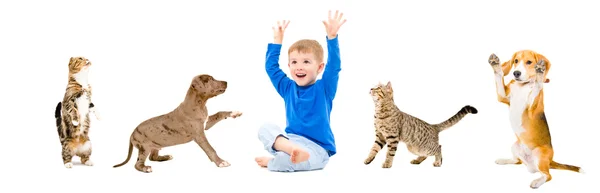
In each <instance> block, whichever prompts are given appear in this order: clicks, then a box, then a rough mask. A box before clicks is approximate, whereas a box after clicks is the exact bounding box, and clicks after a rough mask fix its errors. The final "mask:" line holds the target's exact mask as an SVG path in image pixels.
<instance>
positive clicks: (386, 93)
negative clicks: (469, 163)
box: [364, 82, 477, 168]
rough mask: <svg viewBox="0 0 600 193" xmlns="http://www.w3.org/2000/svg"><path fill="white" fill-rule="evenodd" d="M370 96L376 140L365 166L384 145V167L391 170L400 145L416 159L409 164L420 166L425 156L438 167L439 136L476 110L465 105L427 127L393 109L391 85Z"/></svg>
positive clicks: (372, 90)
mask: <svg viewBox="0 0 600 193" xmlns="http://www.w3.org/2000/svg"><path fill="white" fill-rule="evenodd" d="M371 96H372V97H373V101H374V103H375V117H374V118H375V121H374V122H375V136H376V137H375V144H373V147H372V148H371V152H370V153H369V156H368V157H367V159H366V160H365V161H364V163H365V164H370V163H371V162H372V161H373V159H375V155H376V154H377V153H378V152H379V151H380V150H381V149H382V148H383V147H384V146H385V145H386V144H387V148H388V152H387V156H386V159H385V162H384V163H383V165H382V167H383V168H390V167H392V162H393V159H394V156H395V155H396V150H397V148H398V143H400V142H404V143H405V144H406V147H407V148H408V150H409V151H410V152H411V153H413V154H415V155H417V156H418V157H417V158H416V159H414V160H412V161H411V163H412V164H420V163H421V162H423V161H424V160H425V159H426V158H427V157H429V156H435V162H434V163H433V165H434V166H435V167H439V166H441V165H442V146H441V145H440V144H439V138H438V137H439V133H440V132H441V131H443V130H445V129H447V128H449V127H451V126H453V125H454V124H456V123H458V122H459V121H460V120H461V119H462V118H463V117H464V116H465V115H467V114H469V113H472V114H477V109H475V108H474V107H472V106H468V105H467V106H464V107H463V108H462V109H461V110H460V111H458V113H456V114H455V115H454V116H452V117H450V119H448V120H446V121H444V122H442V123H439V124H429V123H427V122H425V121H423V120H421V119H419V118H416V117H414V116H411V115H409V114H407V113H404V112H402V111H401V110H400V109H399V108H398V107H397V106H396V104H395V103H394V97H393V90H392V85H391V82H388V83H387V84H386V85H383V84H378V85H377V86H375V87H373V88H371Z"/></svg>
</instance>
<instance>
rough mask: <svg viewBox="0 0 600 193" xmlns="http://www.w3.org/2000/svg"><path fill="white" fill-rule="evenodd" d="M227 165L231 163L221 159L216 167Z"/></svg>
mask: <svg viewBox="0 0 600 193" xmlns="http://www.w3.org/2000/svg"><path fill="white" fill-rule="evenodd" d="M229 166H231V164H230V163H229V162H227V161H222V162H221V163H219V165H217V167H220V168H225V167H229Z"/></svg>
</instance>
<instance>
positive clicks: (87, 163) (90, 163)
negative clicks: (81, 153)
mask: <svg viewBox="0 0 600 193" xmlns="http://www.w3.org/2000/svg"><path fill="white" fill-rule="evenodd" d="M84 165H86V166H93V165H94V162H92V160H87V161H86V162H85V163H84Z"/></svg>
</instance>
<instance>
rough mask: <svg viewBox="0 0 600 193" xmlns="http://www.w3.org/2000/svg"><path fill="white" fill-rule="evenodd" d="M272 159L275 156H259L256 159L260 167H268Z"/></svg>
mask: <svg viewBox="0 0 600 193" xmlns="http://www.w3.org/2000/svg"><path fill="white" fill-rule="evenodd" d="M271 159H273V158H270V157H257V158H255V159H254V161H256V163H257V164H258V165H259V166H260V167H263V168H266V167H267V164H269V161H271Z"/></svg>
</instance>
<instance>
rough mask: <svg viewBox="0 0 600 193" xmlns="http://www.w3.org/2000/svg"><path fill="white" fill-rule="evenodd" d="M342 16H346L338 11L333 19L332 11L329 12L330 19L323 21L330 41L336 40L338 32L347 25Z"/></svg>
mask: <svg viewBox="0 0 600 193" xmlns="http://www.w3.org/2000/svg"><path fill="white" fill-rule="evenodd" d="M342 16H344V13H340V12H339V11H338V10H336V11H335V15H334V16H333V17H332V16H331V10H329V19H328V20H327V21H323V24H325V30H327V37H328V38H329V39H333V38H335V37H336V36H337V33H338V30H340V27H342V25H344V23H346V19H344V20H342Z"/></svg>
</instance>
